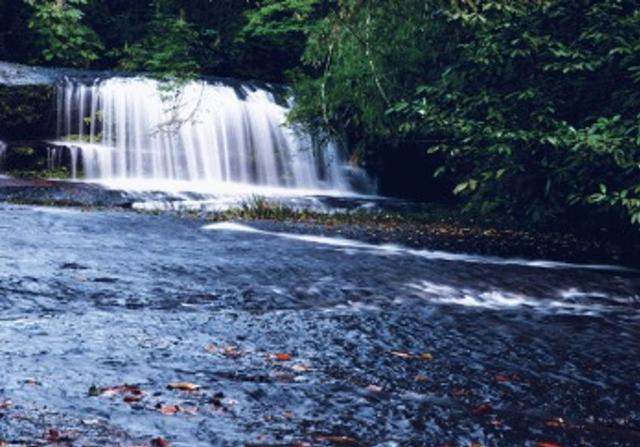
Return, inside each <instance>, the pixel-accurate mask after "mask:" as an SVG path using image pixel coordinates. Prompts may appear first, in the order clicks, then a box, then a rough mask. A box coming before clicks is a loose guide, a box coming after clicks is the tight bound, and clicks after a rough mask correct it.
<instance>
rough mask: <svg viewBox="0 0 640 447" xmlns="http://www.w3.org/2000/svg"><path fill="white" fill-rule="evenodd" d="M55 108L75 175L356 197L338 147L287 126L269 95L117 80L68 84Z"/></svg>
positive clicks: (200, 84)
mask: <svg viewBox="0 0 640 447" xmlns="http://www.w3.org/2000/svg"><path fill="white" fill-rule="evenodd" d="M57 101H58V104H57V109H58V134H59V139H60V140H61V142H63V144H65V145H66V146H68V147H70V149H71V162H72V175H73V177H74V178H79V177H82V178H85V179H88V180H99V181H106V182H108V181H112V180H116V179H117V180H145V181H151V182H154V183H155V184H156V185H157V184H158V183H159V182H160V183H161V182H169V183H170V182H183V183H184V182H193V183H194V184H196V183H197V184H199V185H202V184H205V185H211V186H212V187H214V185H225V184H226V185H228V184H244V185H260V186H268V187H279V188H287V189H305V190H320V191H333V192H343V193H348V192H349V191H350V190H351V188H350V186H349V181H348V179H347V175H346V172H347V170H348V166H347V163H346V161H345V159H344V157H343V156H342V154H341V153H340V151H339V150H338V147H337V145H336V144H334V143H331V142H329V143H325V144H323V145H321V147H318V146H319V145H318V144H316V142H315V141H314V139H313V138H312V136H311V135H309V134H308V133H305V132H303V131H301V130H299V129H293V128H292V127H290V126H287V125H285V122H286V113H287V111H288V109H287V108H286V107H284V106H282V105H280V104H278V103H277V102H276V99H275V98H274V95H273V94H272V93H271V92H269V91H267V90H264V89H260V88H255V87H253V86H249V85H243V86H240V87H236V88H233V87H231V86H228V85H222V84H208V83H206V82H190V83H188V84H186V85H185V86H183V87H180V88H179V89H178V90H177V91H168V90H166V89H164V88H163V86H162V84H160V83H159V82H158V81H155V80H150V79H144V78H111V79H108V80H104V81H96V82H95V83H94V84H93V85H85V84H82V83H74V82H68V83H66V84H65V85H63V86H60V87H59V90H58V99H57Z"/></svg>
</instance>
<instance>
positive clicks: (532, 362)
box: [0, 205, 640, 446]
mask: <svg viewBox="0 0 640 447" xmlns="http://www.w3.org/2000/svg"><path fill="white" fill-rule="evenodd" d="M0 216H1V219H0V310H1V311H2V313H1V314H0V364H1V365H2V366H1V371H0V402H2V401H3V400H5V399H10V400H11V401H12V402H13V405H12V406H10V407H9V408H7V409H2V410H0V414H4V417H0V439H7V440H13V441H25V442H26V441H33V440H37V439H42V436H43V433H45V432H46V430H48V429H50V428H56V429H58V430H70V431H72V432H73V433H74V435H73V436H74V437H75V438H76V442H75V444H74V445H129V444H133V443H136V442H139V441H144V440H149V439H151V438H153V437H157V436H163V437H165V438H166V439H168V440H170V441H171V444H172V445H173V446H200V445H202V446H206V445H244V444H251V443H254V444H260V445H294V444H295V443H302V442H308V443H311V444H312V445H316V444H317V445H323V443H325V444H330V442H331V441H333V442H334V443H337V442H342V445H356V444H355V442H356V441H357V442H358V443H359V444H360V445H387V446H392V445H402V446H404V445H411V446H418V445H445V444H447V443H448V444H451V445H461V446H466V445H470V443H471V442H478V443H480V444H481V445H505V446H512V445H531V446H534V445H536V443H537V442H552V443H556V444H560V445H580V443H581V442H584V445H593V446H600V445H628V446H632V445H639V444H640V431H639V430H640V384H639V383H638V374H637V371H638V368H639V367H640V343H639V342H638V340H640V277H639V276H638V274H637V273H636V272H633V271H627V270H617V269H615V268H614V269H612V268H599V267H593V266H591V268H582V267H580V266H576V265H566V264H554V263H538V264H536V263H534V264H532V263H529V262H523V261H521V260H518V261H515V260H508V261H505V260H499V259H497V258H482V257H466V256H462V255H451V254H446V253H442V252H428V251H423V253H422V255H420V256H418V255H416V253H415V252H416V250H408V249H402V247H395V246H394V247H393V249H392V250H391V249H390V248H389V247H386V248H385V247H384V246H383V247H380V246H373V245H371V244H361V243H357V242H356V241H346V240H340V239H332V240H330V241H327V240H326V239H327V238H325V239H322V238H318V237H300V235H289V234H287V233H275V232H270V231H266V230H265V229H261V228H258V231H247V228H246V227H238V226H234V225H228V224H227V225H218V226H213V227H211V226H206V225H205V224H204V223H203V222H200V221H196V220H180V219H176V218H172V217H168V216H160V217H158V216H147V215H140V214H136V213H126V212H82V211H80V210H75V209H73V210H72V209H59V208H34V207H17V206H6V205H3V206H0ZM239 230H242V231H239ZM293 236H296V237H293ZM434 253H436V254H438V255H437V256H435V255H433V254H434ZM425 254H430V255H429V256H427V255H425ZM498 261H501V262H498ZM212 344H213V345H215V346H216V348H215V349H214V348H213V347H211V346H210V345H212ZM208 346H210V349H209V350H207V347H208ZM229 346H236V347H237V352H239V354H236V351H234V350H230V349H229ZM211 351H213V352H211ZM393 352H396V354H393ZM276 353H287V354H290V356H291V360H288V361H279V360H277V358H274V357H273V354H276ZM398 353H400V354H398ZM426 353H429V354H430V355H431V356H432V358H431V359H430V356H426V355H425V356H423V358H420V356H419V355H420V354H426ZM29 378H35V379H37V381H38V382H39V383H40V384H39V385H38V384H34V383H33V381H32V380H29ZM25 381H28V382H31V383H26V382H25ZM178 381H186V382H192V383H195V384H198V385H200V386H201V387H202V389H201V391H199V392H197V393H186V392H181V391H171V390H168V389H166V386H167V385H168V384H169V383H172V382H178ZM123 383H129V384H136V385H139V386H140V387H141V388H142V390H143V391H144V393H145V394H144V398H143V399H142V400H141V401H139V402H137V403H132V404H128V403H125V402H123V399H122V397H123V396H121V395H115V396H112V397H109V396H104V395H103V396H100V397H89V396H88V395H87V391H88V390H89V388H90V387H91V385H97V386H109V385H117V384H123ZM219 392H222V393H223V396H218V397H214V395H215V394H216V393H219ZM163 404H178V405H180V406H181V407H182V408H183V409H186V410H187V411H184V412H180V413H178V414H176V415H173V416H167V415H163V414H162V413H161V412H160V411H158V408H157V406H158V405H163ZM195 408H197V413H196V412H195ZM190 413H196V414H190ZM555 418H563V422H562V423H559V422H558V421H557V420H556V419H555ZM338 437H348V438H338ZM347 441H348V442H350V443H351V444H345V443H346V442H347Z"/></svg>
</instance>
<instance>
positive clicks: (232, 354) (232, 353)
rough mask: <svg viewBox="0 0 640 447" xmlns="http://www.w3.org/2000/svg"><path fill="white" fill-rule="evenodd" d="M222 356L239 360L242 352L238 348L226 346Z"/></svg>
mask: <svg viewBox="0 0 640 447" xmlns="http://www.w3.org/2000/svg"><path fill="white" fill-rule="evenodd" d="M222 355H224V356H225V357H229V358H231V359H237V358H238V357H241V356H242V351H240V349H239V348H238V347H237V346H226V347H225V348H223V349H222Z"/></svg>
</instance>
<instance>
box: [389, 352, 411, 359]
mask: <svg viewBox="0 0 640 447" xmlns="http://www.w3.org/2000/svg"><path fill="white" fill-rule="evenodd" d="M391 355H392V356H394V357H398V358H401V359H411V358H413V356H412V355H411V354H409V353H408V352H401V351H391Z"/></svg>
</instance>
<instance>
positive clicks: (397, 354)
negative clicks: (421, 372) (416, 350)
mask: <svg viewBox="0 0 640 447" xmlns="http://www.w3.org/2000/svg"><path fill="white" fill-rule="evenodd" d="M391 355H392V356H394V357H398V358H400V359H404V360H412V359H414V360H433V354H431V353H430V352H423V353H420V354H412V353H410V352H404V351H391Z"/></svg>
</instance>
